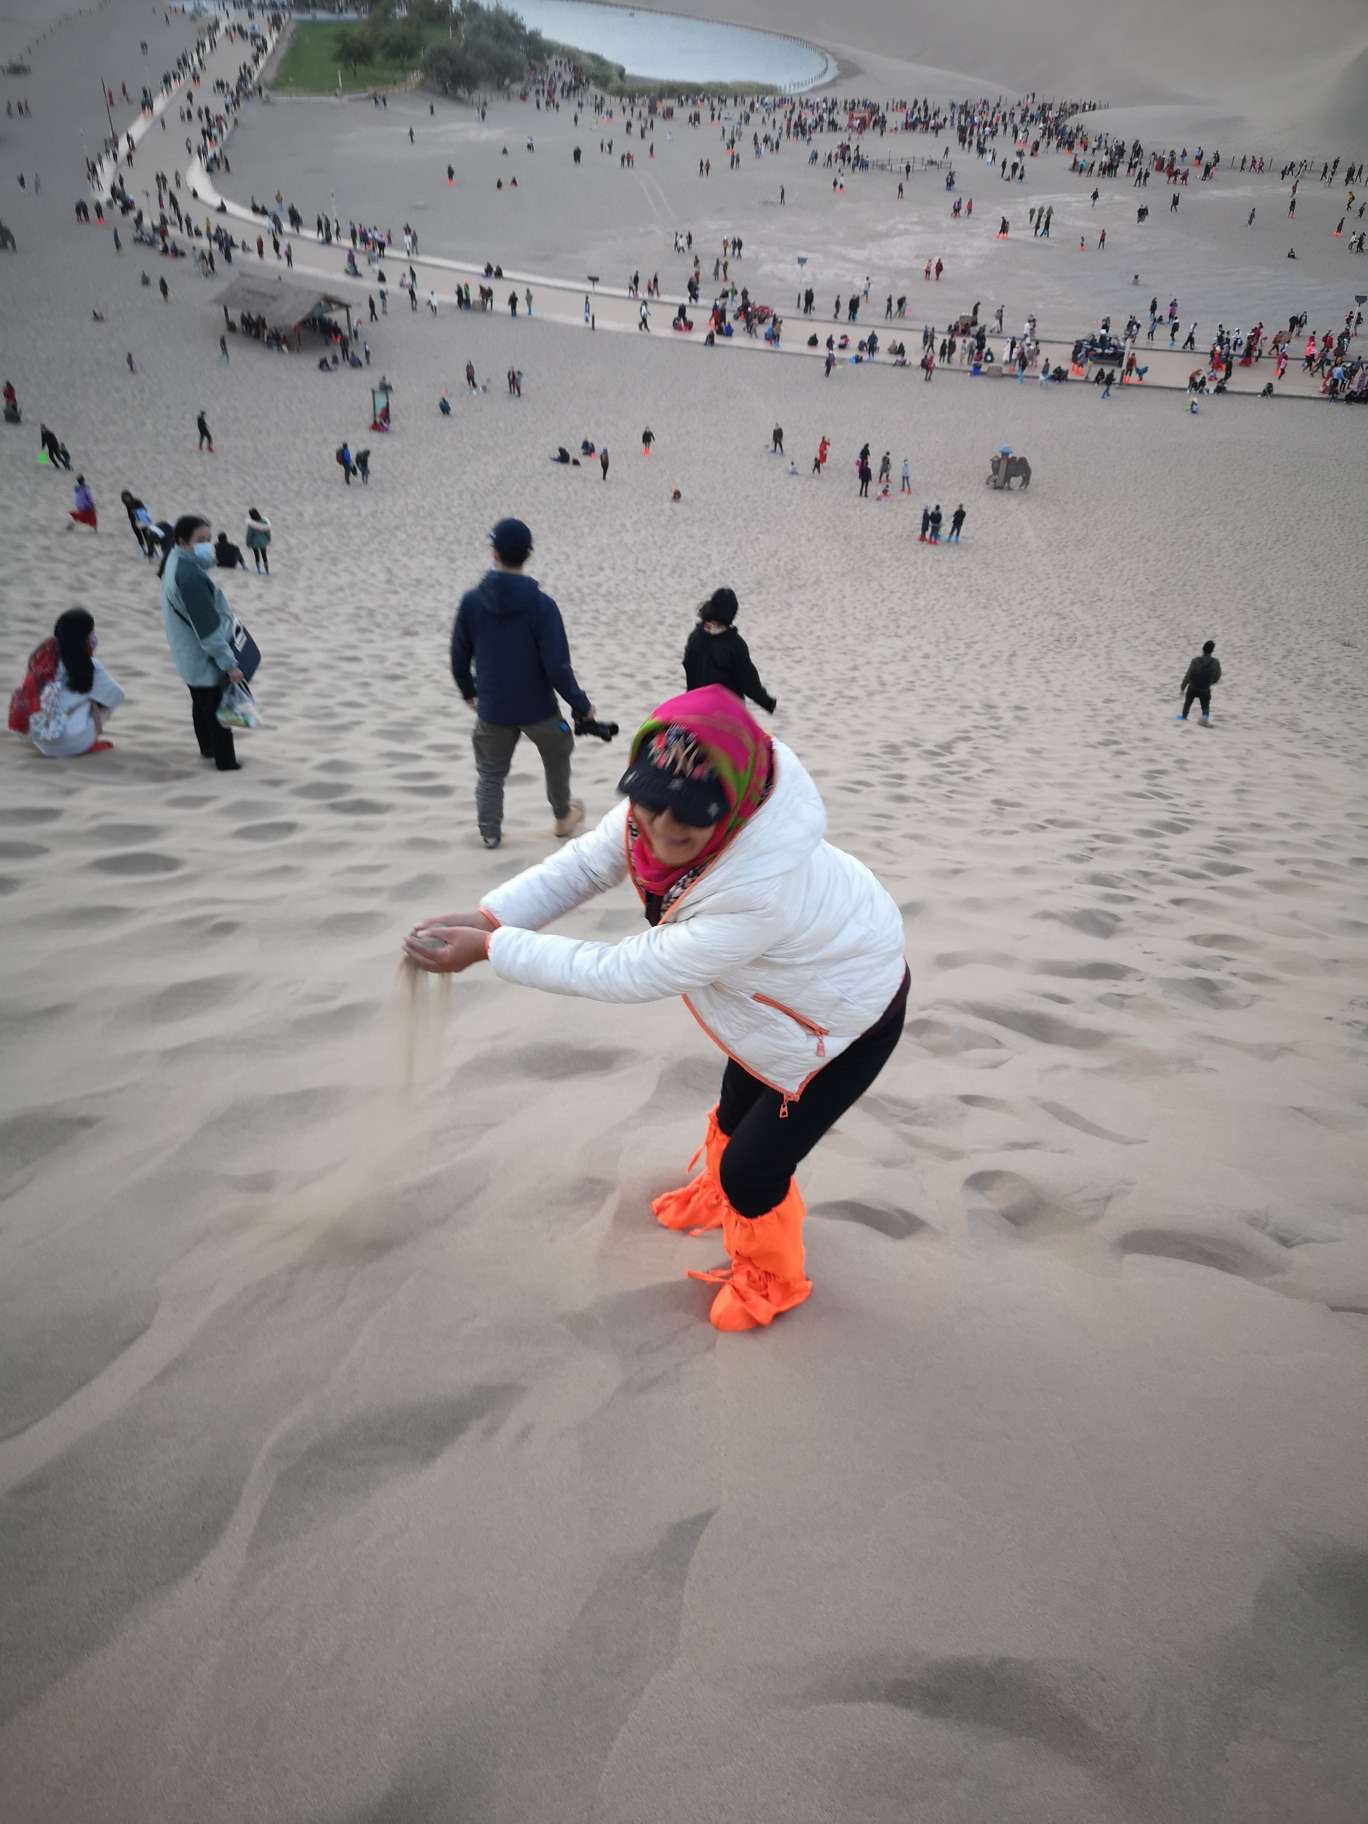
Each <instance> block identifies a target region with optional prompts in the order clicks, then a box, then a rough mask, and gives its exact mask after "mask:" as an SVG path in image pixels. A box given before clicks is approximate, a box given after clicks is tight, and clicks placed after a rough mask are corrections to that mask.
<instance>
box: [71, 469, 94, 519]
mask: <svg viewBox="0 0 1368 1824" xmlns="http://www.w3.org/2000/svg"><path fill="white" fill-rule="evenodd" d="M71 517H72V519H73V520H75V522H76V524H77V525H78V526H89V527H90V529H91V531H92V532H98V531H99V529H100V520H99V515H98V514H97V513H96V511H95V496H94V495H93V494H92V493H91V491H90V488H89V486H88V485H87V483H86V478H85V476H84V475H78V476H77V477H76V486H75V487H74V488H73V489H72V495H71Z"/></svg>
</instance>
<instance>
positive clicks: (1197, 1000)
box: [1154, 975, 1259, 1013]
mask: <svg viewBox="0 0 1368 1824" xmlns="http://www.w3.org/2000/svg"><path fill="white" fill-rule="evenodd" d="M1154 985H1155V987H1156V988H1158V989H1159V990H1160V992H1161V993H1163V994H1166V995H1168V996H1169V997H1170V999H1173V1000H1179V1001H1191V1002H1192V1003H1193V1004H1194V1005H1195V1006H1198V1007H1210V1008H1212V1009H1213V1010H1214V1011H1216V1012H1218V1013H1225V1012H1228V1011H1231V1010H1238V1009H1239V1008H1241V1007H1251V1006H1253V1004H1254V1002H1255V1001H1256V1000H1257V999H1258V998H1259V997H1258V996H1257V995H1255V994H1246V993H1245V992H1244V990H1243V989H1240V988H1232V987H1231V986H1230V984H1229V983H1228V982H1220V981H1217V980H1216V978H1215V977H1214V976H1210V975H1188V976H1159V977H1158V978H1157V979H1156V981H1155V984H1154Z"/></svg>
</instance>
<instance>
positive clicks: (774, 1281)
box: [689, 1179, 812, 1332]
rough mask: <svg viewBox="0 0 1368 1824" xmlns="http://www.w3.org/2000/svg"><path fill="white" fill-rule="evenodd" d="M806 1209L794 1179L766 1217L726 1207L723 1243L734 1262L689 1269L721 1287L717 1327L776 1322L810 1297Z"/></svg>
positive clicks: (714, 1322)
mask: <svg viewBox="0 0 1368 1824" xmlns="http://www.w3.org/2000/svg"><path fill="white" fill-rule="evenodd" d="M806 1215H807V1207H806V1205H805V1204H804V1202H803V1197H802V1193H801V1192H800V1191H799V1189H798V1186H797V1184H796V1183H795V1182H794V1181H793V1180H792V1179H790V1180H789V1187H788V1190H787V1191H786V1192H785V1193H784V1200H783V1202H782V1203H779V1204H776V1205H775V1207H774V1208H773V1209H772V1210H767V1211H766V1212H765V1214H764V1215H763V1216H754V1217H747V1216H740V1215H738V1214H737V1212H736V1211H735V1210H734V1209H733V1208H732V1207H731V1205H730V1204H727V1206H726V1215H725V1217H724V1219H723V1223H722V1241H723V1245H724V1246H725V1247H726V1250H727V1253H728V1254H729V1255H730V1256H731V1264H730V1266H723V1267H714V1268H713V1269H712V1271H711V1272H708V1273H690V1274H689V1278H690V1279H698V1280H702V1281H703V1282H704V1283H705V1284H708V1285H715V1286H717V1287H718V1288H719V1290H718V1293H717V1297H716V1298H715V1299H714V1300H713V1302H712V1309H711V1311H709V1313H708V1316H709V1318H710V1320H711V1322H712V1325H713V1328H714V1329H715V1330H725V1331H728V1332H736V1331H740V1330H755V1329H759V1328H762V1327H763V1326H765V1325H767V1324H772V1323H773V1322H774V1320H775V1318H776V1317H778V1316H779V1315H780V1313H781V1312H784V1311H791V1310H792V1309H793V1308H794V1306H795V1305H801V1304H802V1303H803V1302H804V1300H805V1299H808V1298H810V1297H811V1296H812V1281H811V1280H810V1279H808V1278H807V1276H806V1274H805V1273H804V1271H803V1218H804V1217H805V1216H806Z"/></svg>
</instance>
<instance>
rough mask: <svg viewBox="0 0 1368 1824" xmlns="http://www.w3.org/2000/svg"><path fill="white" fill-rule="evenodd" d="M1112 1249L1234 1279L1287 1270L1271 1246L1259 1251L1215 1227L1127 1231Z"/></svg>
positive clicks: (1257, 1277) (1250, 1277)
mask: <svg viewBox="0 0 1368 1824" xmlns="http://www.w3.org/2000/svg"><path fill="white" fill-rule="evenodd" d="M1114 1246H1115V1248H1116V1251H1117V1253H1118V1254H1153V1255H1156V1256H1157V1257H1158V1258H1159V1259H1161V1260H1180V1261H1183V1262H1185V1263H1186V1264H1187V1265H1188V1266H1193V1267H1213V1268H1214V1269H1215V1270H1216V1271H1217V1272H1218V1273H1232V1274H1234V1275H1235V1277H1236V1278H1237V1279H1267V1278H1268V1277H1269V1276H1270V1275H1271V1274H1274V1273H1283V1272H1285V1271H1286V1270H1287V1269H1286V1264H1285V1262H1283V1261H1282V1260H1280V1259H1279V1258H1278V1256H1277V1254H1276V1253H1275V1252H1274V1250H1273V1248H1272V1246H1269V1247H1267V1248H1262V1247H1259V1246H1258V1245H1257V1244H1256V1243H1255V1242H1253V1241H1242V1240H1241V1239H1240V1237H1239V1236H1238V1235H1230V1234H1227V1233H1226V1232H1225V1231H1224V1230H1220V1229H1215V1228H1210V1229H1203V1228H1199V1227H1195V1226H1194V1227H1187V1226H1181V1227H1180V1226H1178V1225H1175V1226H1174V1227H1172V1228H1161V1227H1156V1228H1144V1229H1131V1230H1129V1231H1128V1232H1127V1233H1126V1234H1124V1235H1119V1236H1118V1237H1117V1239H1116V1241H1115V1243H1114Z"/></svg>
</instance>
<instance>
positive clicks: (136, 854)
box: [86, 849, 185, 878]
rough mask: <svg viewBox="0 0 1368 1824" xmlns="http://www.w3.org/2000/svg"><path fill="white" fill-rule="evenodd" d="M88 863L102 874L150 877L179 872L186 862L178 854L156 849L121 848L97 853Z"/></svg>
mask: <svg viewBox="0 0 1368 1824" xmlns="http://www.w3.org/2000/svg"><path fill="white" fill-rule="evenodd" d="M86 865H87V866H88V867H91V868H95V869H98V871H99V872H100V873H101V874H123V875H127V876H130V877H132V878H150V877H151V876H152V875H154V874H177V873H179V872H180V870H181V868H183V867H184V865H185V864H184V862H183V861H181V859H180V857H179V856H178V855H163V854H161V853H160V852H159V851H158V850H156V849H121V850H120V851H119V852H118V853H117V854H114V855H97V856H96V857H95V859H94V861H91V862H88V863H87V864H86Z"/></svg>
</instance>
